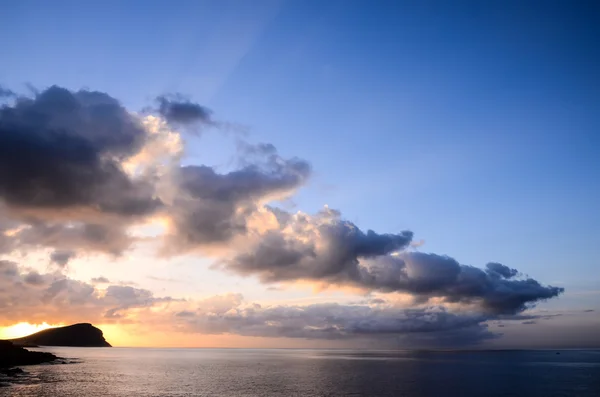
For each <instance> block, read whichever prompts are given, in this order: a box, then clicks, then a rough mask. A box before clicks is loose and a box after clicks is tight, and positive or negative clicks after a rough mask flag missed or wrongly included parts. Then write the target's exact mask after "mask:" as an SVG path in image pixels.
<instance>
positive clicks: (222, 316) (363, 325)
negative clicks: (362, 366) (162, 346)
mask: <svg viewBox="0 0 600 397" xmlns="http://www.w3.org/2000/svg"><path fill="white" fill-rule="evenodd" d="M214 299H215V298H211V300H214ZM219 299H220V304H219V305H218V306H217V307H214V306H213V305H211V304H207V302H206V301H200V302H198V303H197V305H198V309H197V310H195V311H190V310H186V311H182V312H178V313H176V314H175V317H176V321H178V322H179V324H180V325H182V326H183V328H182V330H186V331H187V332H199V333H204V334H223V333H230V334H236V335H245V336H262V337H285V338H305V339H352V338H382V337H384V338H385V337H393V338H395V337H397V336H402V338H403V339H404V340H405V342H408V341H411V340H412V341H425V340H437V341H438V342H440V341H444V343H446V344H450V345H462V344H476V343H479V342H481V341H483V340H485V339H490V338H494V337H495V336H494V335H493V334H492V333H491V332H490V331H488V330H487V326H485V325H484V324H483V322H484V321H485V320H486V318H485V317H484V316H482V315H480V314H477V313H451V312H449V311H447V310H446V309H445V308H443V307H426V308H420V309H401V308H395V307H389V306H383V307H374V306H368V305H340V304H335V303H328V304H315V305H308V306H268V307H262V306H261V305H256V304H244V303H242V302H241V300H240V297H239V296H237V295H228V296H221V297H219ZM424 334H427V335H429V336H423V335H424ZM392 340H393V339H392Z"/></svg>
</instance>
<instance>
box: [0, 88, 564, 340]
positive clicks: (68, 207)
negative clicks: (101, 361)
mask: <svg viewBox="0 0 600 397" xmlns="http://www.w3.org/2000/svg"><path fill="white" fill-rule="evenodd" d="M3 92H8V91H3ZM4 96H5V97H6V98H7V99H6V100H5V101H4V102H5V104H4V105H0V252H1V253H3V254H10V253H12V252H14V251H15V250H21V252H28V251H30V250H35V249H48V248H49V249H51V250H52V254H51V260H52V261H53V262H54V263H56V264H58V265H59V266H65V265H66V264H67V263H68V261H69V260H70V259H71V258H72V257H74V256H75V255H79V254H80V253H81V252H94V253H104V254H110V255H114V256H118V255H121V254H123V253H124V252H125V251H126V250H128V249H130V248H131V247H132V246H134V245H135V243H136V242H140V241H155V242H158V243H159V244H157V245H160V246H161V247H162V249H161V251H160V252H159V253H161V254H163V255H181V254H193V255H196V254H200V255H207V254H210V255H218V257H217V260H216V261H215V262H216V263H215V265H214V267H216V268H220V269H223V270H225V271H228V272H233V273H236V274H239V275H244V276H256V277H258V278H259V279H260V280H261V281H262V282H264V283H266V284H275V285H279V284H284V285H285V283H293V282H304V281H308V282H311V283H314V284H317V285H327V286H331V287H344V288H345V287H352V288H358V289H361V290H364V291H376V292H379V293H380V294H381V295H382V296H383V294H386V293H403V294H408V295H410V296H411V297H413V298H414V299H413V300H414V302H413V303H414V305H415V306H414V307H413V308H412V309H407V308H406V307H402V308H401V307H396V306H394V305H390V304H389V301H386V300H383V299H381V301H376V300H372V301H366V302H363V303H361V304H356V305H345V306H344V305H331V304H327V305H312V306H272V307H264V308H263V307H261V306H260V305H255V304H248V303H245V302H244V301H243V298H242V297H241V296H239V295H231V296H229V295H228V296H226V297H214V298H211V300H207V301H203V302H202V304H201V305H199V306H198V307H195V308H190V306H189V305H191V304H192V303H189V302H187V303H182V302H179V301H178V300H176V299H173V298H169V297H155V296H154V295H153V294H152V293H151V292H150V291H148V290H145V289H142V288H135V287H133V286H132V285H115V284H110V282H109V281H108V280H107V279H105V278H102V277H99V278H96V279H93V280H92V282H91V283H86V282H83V281H78V280H74V279H70V278H67V277H66V276H65V275H63V274H60V273H59V272H57V273H47V274H40V273H37V272H35V271H33V270H31V269H24V268H19V267H18V266H16V265H14V264H11V262H0V263H2V265H0V274H2V275H3V276H4V277H3V278H1V279H0V309H1V310H2V313H3V314H2V320H3V321H8V319H10V320H15V319H19V321H21V320H22V319H25V320H26V321H32V320H36V321H38V320H39V321H52V320H54V319H55V318H57V317H60V315H61V312H64V313H67V311H68V313H67V314H64V318H62V319H61V320H60V321H68V320H69V319H75V318H77V321H81V320H88V321H92V320H91V319H90V318H93V319H103V321H131V318H132V316H130V314H131V313H133V312H140V311H142V310H146V311H150V310H149V309H150V308H153V309H154V308H156V307H157V306H161V305H172V306H173V308H171V309H169V310H167V311H165V312H162V313H160V316H163V315H164V316H167V317H168V318H169V319H171V320H172V319H173V318H175V319H177V326H179V327H181V329H185V330H197V331H199V332H207V333H236V334H240V335H260V336H282V337H301V338H305V337H306V338H325V339H327V338H342V339H343V338H354V337H366V336H375V335H404V336H403V338H405V337H406V338H408V337H410V338H411V340H412V341H415V343H417V342H419V343H421V342H423V343H433V341H432V338H434V339H436V340H439V341H440V343H449V344H451V343H459V341H463V342H465V343H466V342H469V343H470V342H474V341H481V340H485V339H488V338H490V337H493V335H492V334H491V333H490V332H489V331H488V330H487V327H486V326H485V321H487V320H489V319H496V318H501V317H502V316H504V317H505V318H507V317H510V316H512V317H513V318H515V319H516V318H517V316H524V314H523V312H524V311H525V310H526V309H527V308H530V307H532V306H534V305H535V304H536V303H538V302H540V301H543V300H545V299H550V298H553V297H556V296H558V295H560V294H561V293H562V292H563V289H562V288H559V287H553V286H546V285H542V284H541V283H540V282H538V281H537V280H535V279H533V278H530V277H526V276H524V275H523V274H522V273H520V272H519V271H518V270H517V269H513V268H510V267H507V266H505V265H503V264H500V263H488V264H487V265H486V266H485V267H484V268H478V267H473V266H468V265H464V264H461V263H459V262H458V261H457V260H455V259H454V258H452V257H450V256H447V255H437V254H432V253H423V252H414V247H415V246H419V245H420V244H418V243H414V241H413V233H412V232H411V231H399V232H395V233H381V232H377V231H374V230H370V229H366V228H365V229H363V228H360V227H358V225H356V224H354V223H352V222H350V221H348V220H345V219H344V218H343V216H342V213H341V212H340V211H337V210H334V209H331V208H329V207H325V208H324V209H323V210H321V211H319V212H317V213H316V214H312V215H310V214H306V213H303V212H296V213H291V212H288V211H285V210H283V209H280V208H277V206H276V202H277V201H282V200H286V199H289V198H290V197H292V196H293V195H294V194H295V193H296V192H297V191H298V189H300V188H301V187H302V186H304V185H305V184H306V183H307V182H308V181H309V180H310V177H311V175H312V169H311V166H310V164H309V163H308V162H307V161H305V160H303V159H299V158H296V157H284V156H282V155H280V154H279V152H278V151H277V149H276V148H275V146H273V145H272V144H269V143H261V144H254V145H253V144H248V143H245V142H238V155H239V159H238V160H239V161H238V163H237V164H236V165H235V166H234V167H231V168H229V169H225V170H217V169H215V168H213V167H210V166H208V165H198V164H193V165H189V164H188V165H182V164H181V158H182V156H183V153H184V152H185V150H184V149H185V148H184V140H183V138H182V135H181V133H179V132H177V131H176V130H174V129H173V128H177V127H188V126H190V125H198V124H200V125H210V126H217V127H219V126H220V123H215V122H213V121H212V119H211V112H210V111H209V110H208V109H206V108H205V107H203V106H201V105H199V104H196V103H194V102H192V101H190V100H188V99H184V98H182V97H181V96H161V97H159V98H158V99H157V101H158V105H157V108H156V109H154V114H153V115H146V116H143V115H139V114H135V113H132V112H130V111H128V110H126V109H125V108H124V107H123V106H122V105H121V104H120V102H119V101H118V100H117V99H115V98H113V97H111V96H110V95H108V94H106V93H102V92H96V91H88V90H79V91H71V90H68V89H65V88H61V87H57V86H53V87H50V88H47V89H44V90H40V91H36V92H34V93H33V94H31V96H30V97H25V96H16V95H12V94H11V95H10V96H7V95H4ZM4 102H3V103H4ZM185 129H186V128H184V130H185ZM153 222H158V223H160V225H161V229H162V230H161V231H160V232H158V233H154V231H152V233H154V234H152V233H147V235H150V234H152V237H147V236H146V235H143V234H144V233H137V232H136V230H137V228H141V229H144V228H146V229H153V228H155V223H153ZM132 230H133V231H132ZM141 235H143V236H141ZM278 283H279V284H278ZM99 285H102V286H103V287H105V288H100V287H99ZM200 306H202V307H200ZM34 307H35V308H36V309H35V310H32V308H34ZM175 307H176V309H175ZM69 308H70V309H69ZM411 310H412V311H411ZM26 314H29V317H27V316H26ZM138 314H139V313H138ZM144 315H145V316H151V315H153V314H152V313H145V314H144ZM157 315H158V314H157ZM26 317H27V318H26ZM33 317H35V318H33ZM520 320H521V321H528V320H530V319H526V318H523V317H521V319H520ZM161 321H162V320H161ZM169 321H170V320H169ZM407 335H408V336H407ZM417 335H418V337H417ZM461 343H462V342H461Z"/></svg>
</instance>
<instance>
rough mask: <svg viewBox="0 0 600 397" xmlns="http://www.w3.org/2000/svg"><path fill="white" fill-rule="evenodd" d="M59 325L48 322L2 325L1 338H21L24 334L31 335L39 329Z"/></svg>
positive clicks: (0, 329)
mask: <svg viewBox="0 0 600 397" xmlns="http://www.w3.org/2000/svg"><path fill="white" fill-rule="evenodd" d="M57 326H58V325H50V324H48V323H42V324H29V323H18V324H14V325H11V326H9V327H0V339H14V338H21V337H23V336H27V335H31V334H33V333H36V332H38V331H41V330H44V329H47V328H53V327H57Z"/></svg>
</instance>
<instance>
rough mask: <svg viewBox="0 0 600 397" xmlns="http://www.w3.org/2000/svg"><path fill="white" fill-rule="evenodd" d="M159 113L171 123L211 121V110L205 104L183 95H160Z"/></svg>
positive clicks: (157, 99) (158, 99)
mask: <svg viewBox="0 0 600 397" xmlns="http://www.w3.org/2000/svg"><path fill="white" fill-rule="evenodd" d="M156 101H157V102H158V109H157V110H158V113H159V114H160V115H161V116H162V117H164V119H165V120H167V121H168V122H169V123H176V124H193V123H209V124H210V123H211V118H210V116H211V113H212V112H211V111H210V110H209V109H207V108H205V107H204V106H201V105H199V104H197V103H194V102H191V101H189V100H186V99H184V98H183V97H182V96H181V95H171V96H164V95H163V96H159V97H158V98H156Z"/></svg>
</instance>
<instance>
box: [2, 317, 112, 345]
mask: <svg viewBox="0 0 600 397" xmlns="http://www.w3.org/2000/svg"><path fill="white" fill-rule="evenodd" d="M11 342H13V343H14V344H15V345H18V346H36V345H39V346H76V347H111V346H110V344H109V343H108V342H107V341H106V339H104V336H103V335H102V331H101V330H100V329H98V328H96V327H94V326H93V325H92V324H87V323H82V324H74V325H69V326H67V327H59V328H49V329H45V330H43V331H40V332H36V333H35V334H32V335H29V336H25V337H23V338H18V339H12V340H11Z"/></svg>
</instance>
